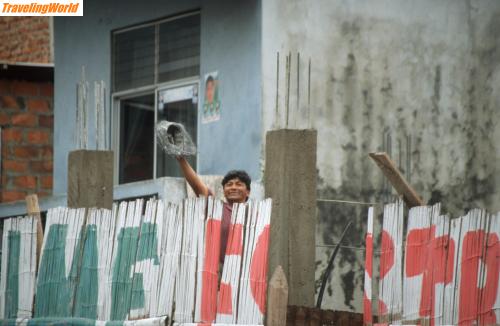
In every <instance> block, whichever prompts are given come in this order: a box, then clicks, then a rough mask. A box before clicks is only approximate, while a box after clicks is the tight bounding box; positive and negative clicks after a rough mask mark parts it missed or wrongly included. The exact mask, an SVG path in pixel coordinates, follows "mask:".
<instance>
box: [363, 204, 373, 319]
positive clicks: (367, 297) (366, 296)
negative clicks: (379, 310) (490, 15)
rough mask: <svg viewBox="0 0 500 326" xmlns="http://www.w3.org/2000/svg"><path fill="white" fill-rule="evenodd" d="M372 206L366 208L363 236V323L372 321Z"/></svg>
mask: <svg viewBox="0 0 500 326" xmlns="http://www.w3.org/2000/svg"><path fill="white" fill-rule="evenodd" d="M373 210H374V208H373V207H369V208H368V222H367V228H366V236H365V246H366V253H365V275H364V276H365V282H364V284H363V323H364V324H365V325H371V324H372V323H373V313H372V275H373Z"/></svg>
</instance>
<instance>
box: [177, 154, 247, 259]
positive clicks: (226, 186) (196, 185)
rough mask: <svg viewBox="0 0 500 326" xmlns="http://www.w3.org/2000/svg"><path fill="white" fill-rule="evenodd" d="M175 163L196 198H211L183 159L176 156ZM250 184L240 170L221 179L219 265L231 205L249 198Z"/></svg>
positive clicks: (227, 228) (223, 251)
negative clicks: (222, 202) (222, 195)
mask: <svg viewBox="0 0 500 326" xmlns="http://www.w3.org/2000/svg"><path fill="white" fill-rule="evenodd" d="M177 161H178V162H179V165H180V167H181V169H182V173H183V174H184V177H185V178H186V181H187V182H188V183H189V185H190V186H191V188H192V189H193V191H194V193H195V194H196V195H197V196H205V197H206V196H213V193H212V191H211V190H210V189H209V188H208V187H207V186H206V185H205V184H204V183H203V181H201V179H200V177H199V176H198V174H196V172H195V171H194V170H193V168H192V167H191V165H190V164H189V162H188V161H187V160H186V159H185V158H184V157H182V156H178V157H177ZM250 183H251V179H250V176H249V175H248V174H247V173H246V172H245V171H242V170H232V171H229V172H228V173H227V174H226V175H225V176H224V178H223V179H222V187H223V191H224V197H225V198H226V201H225V202H224V208H223V211H222V222H221V248H220V256H219V257H220V258H219V261H220V263H223V262H224V256H225V252H226V245H227V238H228V235H229V227H230V226H231V215H232V212H233V204H235V203H238V204H240V203H245V202H246V201H247V200H248V196H250Z"/></svg>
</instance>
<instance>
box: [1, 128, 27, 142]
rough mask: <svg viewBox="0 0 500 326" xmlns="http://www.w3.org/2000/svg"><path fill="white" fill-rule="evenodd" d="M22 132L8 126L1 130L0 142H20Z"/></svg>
mask: <svg viewBox="0 0 500 326" xmlns="http://www.w3.org/2000/svg"><path fill="white" fill-rule="evenodd" d="M22 138H23V133H22V132H21V130H19V129H13V128H8V129H4V130H2V142H20V141H21V139H22Z"/></svg>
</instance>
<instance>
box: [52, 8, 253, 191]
mask: <svg viewBox="0 0 500 326" xmlns="http://www.w3.org/2000/svg"><path fill="white" fill-rule="evenodd" d="M195 9H200V10H201V59H200V60H201V66H200V80H203V76H204V74H205V73H207V72H211V71H215V70H218V71H219V80H220V85H221V86H220V94H219V95H220V99H221V103H222V104H221V105H222V110H221V119H220V121H217V122H214V123H210V124H206V125H203V124H201V122H200V124H199V129H198V135H199V143H198V146H199V165H198V171H199V172H200V173H202V174H225V173H226V172H227V171H228V170H229V169H234V168H240V169H246V170H247V171H248V172H249V173H250V175H251V176H252V177H253V178H254V179H257V178H258V177H259V176H260V175H259V170H260V167H259V161H258V155H259V153H260V150H261V147H260V144H261V139H262V138H261V137H262V136H261V106H260V104H261V85H260V82H261V76H260V66H261V64H260V53H261V51H260V46H261V42H260V36H261V34H260V19H261V8H260V1H228V0H216V1H198V0H188V1H152V0H150V1H144V2H137V1H131V0H128V1H96V0H88V1H85V2H84V16H83V17H67V18H66V17H57V18H55V19H54V34H55V41H54V46H55V67H56V68H55V73H54V74H55V76H54V79H55V99H54V111H55V131H54V194H63V193H65V192H66V188H67V156H68V152H69V151H71V150H73V149H75V143H74V140H73V130H74V129H75V116H76V105H75V103H76V92H75V89H76V83H77V82H78V81H79V80H80V69H81V66H82V65H85V66H86V73H87V76H86V79H87V80H89V81H91V82H92V81H94V80H104V81H105V82H106V84H107V85H108V87H109V85H110V81H111V31H112V30H113V29H117V28H122V27H126V26H130V25H134V24H138V23H143V22H147V21H151V20H155V19H160V18H163V17H167V16H169V15H174V14H177V13H182V12H185V11H188V10H195ZM201 93H202V94H201V98H200V101H199V103H203V100H204V99H203V92H201ZM108 95H109V94H108ZM92 98H93V96H92ZM107 101H108V103H107V108H108V110H109V108H110V107H111V105H110V104H111V103H110V97H109V96H108V99H107ZM108 116H109V115H108ZM199 116H200V117H201V115H199ZM90 119H91V120H90V121H94V117H93V114H92V113H91V114H90ZM89 135H90V139H89V143H90V144H95V140H94V129H93V127H92V126H91V127H90V129H89ZM91 148H92V147H91Z"/></svg>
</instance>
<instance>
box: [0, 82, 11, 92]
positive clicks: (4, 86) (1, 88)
mask: <svg viewBox="0 0 500 326" xmlns="http://www.w3.org/2000/svg"><path fill="white" fill-rule="evenodd" d="M10 85H11V82H10V81H8V80H7V79H1V80H0V93H3V94H7V93H10Z"/></svg>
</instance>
